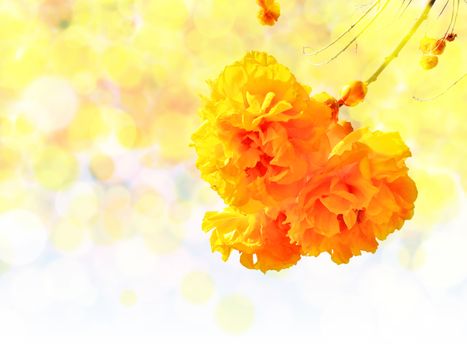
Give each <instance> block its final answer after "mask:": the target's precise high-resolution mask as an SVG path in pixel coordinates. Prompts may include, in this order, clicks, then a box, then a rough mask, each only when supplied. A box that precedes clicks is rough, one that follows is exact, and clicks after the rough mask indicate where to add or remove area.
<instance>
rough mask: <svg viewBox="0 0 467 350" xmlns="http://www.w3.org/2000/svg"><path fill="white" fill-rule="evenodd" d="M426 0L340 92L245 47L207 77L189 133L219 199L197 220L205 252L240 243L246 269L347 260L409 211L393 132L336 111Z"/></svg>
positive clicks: (402, 153) (408, 187) (363, 84)
mask: <svg viewBox="0 0 467 350" xmlns="http://www.w3.org/2000/svg"><path fill="white" fill-rule="evenodd" d="M435 1H436V0H429V1H428V2H427V4H426V6H425V8H424V9H423V12H422V14H421V16H420V17H419V18H418V19H417V20H416V22H415V23H414V25H413V26H412V27H411V28H410V30H409V31H408V33H407V34H406V35H405V36H404V37H403V38H402V40H401V41H400V42H399V44H398V45H397V46H396V48H395V49H394V50H393V52H392V53H391V54H390V55H389V56H387V57H386V59H385V60H384V62H383V64H382V65H381V66H380V67H379V68H378V69H377V70H376V71H375V73H374V74H373V75H371V76H370V77H369V78H368V79H367V80H365V81H360V80H356V81H354V82H352V83H350V84H348V85H346V86H345V87H344V89H343V90H342V95H341V96H340V98H338V99H336V98H333V97H332V96H330V95H328V94H326V93H318V94H315V95H314V96H310V92H311V89H310V88H309V87H307V86H305V85H302V84H300V83H299V82H298V81H297V80H296V78H295V76H294V75H293V74H292V72H290V70H289V69H288V68H287V67H285V66H283V65H281V64H280V63H278V62H277V60H276V59H275V58H273V57H272V56H270V55H268V54H267V53H263V52H250V53H247V54H246V55H245V57H244V58H243V59H241V60H239V61H237V62H234V63H233V64H231V65H228V66H227V67H225V69H224V71H223V72H222V73H221V74H220V76H219V77H218V78H217V79H215V80H214V81H211V82H210V87H211V94H210V96H208V97H205V98H204V99H203V106H202V108H201V111H200V115H201V119H202V125H201V126H200V128H199V129H198V131H197V132H195V134H194V135H193V137H192V139H193V146H194V147H195V150H196V152H197V154H198V160H197V163H196V164H197V167H198V169H199V170H200V172H201V176H202V178H203V179H204V180H206V181H207V182H208V183H209V184H210V185H211V187H212V188H213V189H214V190H215V191H217V193H218V194H219V195H220V196H221V198H222V199H223V200H224V202H225V204H226V208H225V209H224V210H223V211H222V212H208V213H207V214H206V215H205V217H204V220H203V230H204V231H205V232H210V233H211V248H212V250H213V251H214V252H219V253H221V255H222V258H223V259H224V260H227V259H228V258H229V256H230V255H231V253H232V251H238V252H239V253H240V262H241V263H242V264H243V265H244V266H245V267H247V268H249V269H257V270H261V271H263V272H266V271H268V270H281V269H284V268H288V267H290V266H292V265H294V264H296V263H297V262H298V261H299V260H300V258H301V257H302V256H318V255H320V254H321V253H323V252H326V253H328V254H329V255H330V256H331V259H332V260H333V261H334V262H335V263H337V264H342V263H348V262H349V260H350V258H351V257H353V256H356V255H360V254H361V252H364V251H365V252H372V253H374V252H375V251H376V250H377V248H378V245H379V242H380V241H383V240H385V239H386V238H387V236H388V235H389V234H391V233H393V232H394V231H396V230H399V229H401V228H402V226H403V225H404V223H405V221H407V220H409V219H410V218H412V216H413V212H414V202H415V200H416V198H417V188H416V185H415V183H414V181H413V180H412V179H411V178H410V176H409V174H408V168H407V166H406V163H405V162H406V159H407V158H408V157H410V156H411V152H410V150H409V148H408V147H407V146H406V145H405V143H404V142H403V140H402V139H401V137H400V135H399V134H398V133H397V132H392V133H385V132H381V131H370V130H368V129H366V128H361V129H355V130H354V128H353V127H352V125H351V123H349V122H347V121H342V120H339V118H338V116H339V111H340V108H342V107H344V106H346V107H352V106H355V105H357V104H359V103H362V102H363V100H364V99H365V97H366V95H367V92H368V87H369V85H370V84H372V83H373V82H374V81H376V80H377V78H378V77H379V75H380V74H381V73H382V72H383V71H384V70H385V69H386V68H387V66H388V65H389V64H390V62H391V61H393V60H394V59H395V58H396V57H397V56H398V54H399V53H400V51H401V50H402V49H403V47H404V46H405V45H406V44H407V42H408V41H409V40H410V38H411V37H412V36H413V34H414V33H415V32H416V30H417V29H418V28H419V27H420V25H421V24H422V23H423V22H424V21H425V20H426V18H427V17H428V13H429V11H430V9H431V8H432V7H433V4H434V3H435ZM389 2H390V0H386V1H385V2H383V3H382V6H381V8H380V9H378V12H377V13H376V15H375V18H376V17H377V16H378V14H379V13H380V12H381V11H384V9H385V8H386V6H387V5H388V4H389ZM378 4H379V1H377V2H376V3H375V5H374V6H373V8H377V5H378ZM367 13H368V12H367ZM372 21H373V20H371V21H370V24H371V23H372ZM368 25H369V24H368ZM368 25H366V27H365V28H367V27H368ZM321 51H322V50H318V52H321Z"/></svg>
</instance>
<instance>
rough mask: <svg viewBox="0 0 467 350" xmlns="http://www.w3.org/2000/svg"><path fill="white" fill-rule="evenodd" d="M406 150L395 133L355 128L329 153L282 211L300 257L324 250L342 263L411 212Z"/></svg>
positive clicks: (366, 248)
mask: <svg viewBox="0 0 467 350" xmlns="http://www.w3.org/2000/svg"><path fill="white" fill-rule="evenodd" d="M408 156H410V151H409V149H408V148H407V146H406V145H405V144H404V143H403V141H402V140H401V138H400V136H399V135H398V134H397V133H382V132H370V131H368V130H367V129H359V130H357V131H353V132H352V133H350V134H349V135H347V136H346V137H345V138H344V139H343V140H342V141H341V142H340V143H339V144H337V145H336V147H334V149H333V150H332V152H331V157H330V158H329V161H328V163H327V164H326V166H325V167H324V168H323V169H322V170H321V171H320V172H319V173H318V174H316V175H315V176H313V177H312V178H311V179H310V181H309V182H308V183H307V185H306V186H305V187H304V188H303V189H302V191H301V192H300V195H299V197H298V199H297V204H296V205H294V206H293V207H291V208H290V210H288V211H287V214H288V216H287V221H288V222H290V223H291V229H290V232H289V236H290V237H291V238H292V240H293V241H294V242H297V243H298V244H300V245H301V246H302V254H303V255H313V256H317V255H319V254H321V253H322V252H324V251H327V252H328V253H329V254H330V255H331V257H332V259H333V261H334V262H336V263H347V262H348V261H349V259H350V258H351V257H352V256H354V255H360V252H361V251H368V252H375V251H376V248H377V246H378V243H377V240H376V239H380V240H384V239H385V238H386V237H387V235H388V234H390V233H391V232H393V231H394V230H396V229H400V228H401V227H402V225H403V223H404V221H405V220H408V219H410V218H411V217H412V215H413V208H414V205H413V203H414V201H415V199H416V197H417V190H416V187H415V184H414V182H413V181H412V179H410V177H408V175H407V170H408V169H407V167H406V166H405V164H404V160H405V158H407V157H408Z"/></svg>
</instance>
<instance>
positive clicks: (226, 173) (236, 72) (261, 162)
mask: <svg viewBox="0 0 467 350" xmlns="http://www.w3.org/2000/svg"><path fill="white" fill-rule="evenodd" d="M210 85H211V90H212V92H211V96H210V97H209V98H205V99H204V105H203V107H202V109H201V111H200V115H201V117H202V120H203V124H202V125H201V127H200V128H199V130H198V131H197V132H196V133H195V134H194V135H193V141H194V147H195V149H196V151H197V153H198V161H197V166H198V168H199V169H200V171H201V175H202V177H203V178H204V179H205V180H206V181H207V182H209V183H210V184H211V186H212V188H213V189H215V190H216V191H217V192H218V193H219V194H220V195H221V197H222V198H224V200H225V202H226V203H227V204H229V205H234V206H236V207H239V208H240V209H242V210H244V211H250V212H251V211H253V212H255V211H257V210H258V209H260V208H262V207H263V206H264V205H268V206H274V205H278V204H279V203H281V202H282V201H284V200H287V199H293V198H294V196H295V195H296V194H297V193H298V191H299V189H300V188H301V186H303V184H304V181H305V178H306V174H308V173H310V172H312V171H313V170H314V169H317V168H318V167H320V166H321V165H322V164H323V163H324V162H325V161H326V158H327V154H328V153H329V151H330V143H329V141H327V140H326V134H325V132H326V130H327V129H328V128H329V127H330V125H331V122H332V118H333V117H332V111H331V108H330V107H328V106H327V105H326V104H325V103H322V102H318V101H317V100H315V99H313V98H310V97H309V91H310V90H309V88H308V87H305V86H303V85H301V84H300V83H298V82H297V81H296V79H295V77H294V76H293V75H292V73H291V72H290V71H289V70H288V69H287V68H286V67H284V66H283V65H281V64H278V63H277V61H276V60H275V59H274V58H273V57H271V56H269V55H267V54H265V53H259V52H251V53H248V54H247V55H246V56H245V57H244V59H243V60H241V61H239V62H236V63H234V64H233V65H230V66H227V67H226V68H225V69H224V71H223V72H222V74H221V75H220V76H219V78H218V79H216V80H215V81H213V82H211V83H210Z"/></svg>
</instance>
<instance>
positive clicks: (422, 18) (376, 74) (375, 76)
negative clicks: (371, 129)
mask: <svg viewBox="0 0 467 350" xmlns="http://www.w3.org/2000/svg"><path fill="white" fill-rule="evenodd" d="M435 2H436V0H429V1H428V2H427V4H426V5H425V8H424V10H423V12H422V14H421V16H420V17H419V18H418V20H417V21H416V22H415V23H414V25H413V26H412V28H411V29H410V30H409V31H408V32H407V34H406V35H405V36H404V37H403V38H402V40H401V42H400V43H399V45H397V47H396V48H395V49H394V51H393V52H392V53H391V54H390V55H389V56H387V57H386V59H385V60H384V62H383V64H382V65H381V66H379V68H378V69H377V70H376V71H375V72H374V73H373V75H372V76H371V77H369V78H368V80H367V81H366V82H365V83H366V84H367V85H369V84H371V83H372V82H374V81H376V79H378V77H379V75H380V74H381V73H382V72H383V71H384V69H385V68H386V67H387V66H388V65H389V64H390V63H391V62H392V61H393V60H394V59H395V58H396V57H397V56H398V55H399V53H400V52H401V50H402V49H403V48H404V46H405V45H406V44H407V43H408V42H409V40H410V39H411V38H412V36H413V35H414V34H415V32H416V31H417V29H418V28H419V27H420V25H421V24H422V23H423V22H424V21H425V20H426V19H427V18H428V14H429V12H430V10H431V8H432V7H433V5H434V4H435Z"/></svg>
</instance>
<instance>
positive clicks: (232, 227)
mask: <svg viewBox="0 0 467 350" xmlns="http://www.w3.org/2000/svg"><path fill="white" fill-rule="evenodd" d="M269 215H271V213H268V215H266V214H265V213H264V212H259V213H257V214H243V213H241V212H240V211H238V210H235V209H233V208H227V209H225V210H224V212H222V213H215V212H208V213H207V214H206V216H205V218H204V221H203V230H205V231H211V230H213V232H212V234H211V247H212V250H213V251H218V252H220V253H221V254H222V258H223V259H224V260H227V259H228V257H229V255H230V253H231V251H232V249H236V250H238V251H240V252H241V256H240V262H241V263H242V264H243V265H244V266H246V267H248V268H250V269H258V270H261V271H263V272H266V271H267V270H281V269H284V268H287V267H289V266H292V265H295V264H296V263H297V261H298V260H300V246H298V245H297V244H295V243H290V238H289V237H288V236H287V232H288V230H289V228H290V225H289V224H285V223H284V220H285V214H284V213H283V212H279V213H276V214H275V215H273V217H272V218H271V217H270V216H269Z"/></svg>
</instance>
